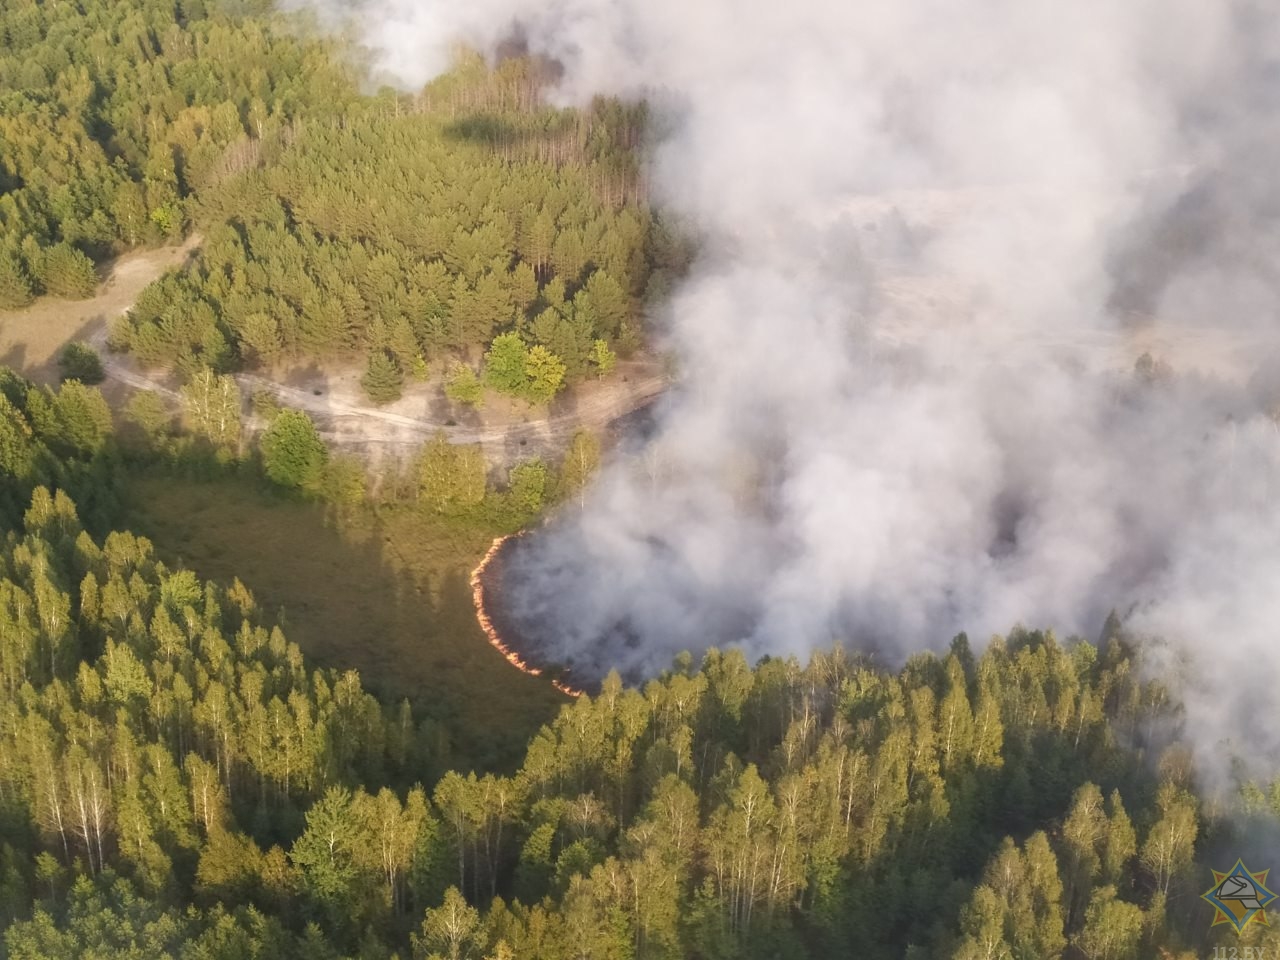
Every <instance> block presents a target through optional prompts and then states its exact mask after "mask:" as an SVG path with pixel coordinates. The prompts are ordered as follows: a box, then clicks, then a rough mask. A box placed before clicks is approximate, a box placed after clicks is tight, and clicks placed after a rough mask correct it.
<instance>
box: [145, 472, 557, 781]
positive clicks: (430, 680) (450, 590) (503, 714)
mask: <svg viewBox="0 0 1280 960" xmlns="http://www.w3.org/2000/svg"><path fill="white" fill-rule="evenodd" d="M130 490H131V495H130V503H129V506H128V513H129V515H128V518H127V523H126V524H125V526H127V527H128V528H129V529H132V530H135V531H136V532H137V533H139V534H141V535H144V536H147V537H149V538H150V539H151V540H152V541H153V542H154V543H155V545H156V549H157V552H158V553H159V555H160V556H161V558H162V559H164V560H165V561H166V562H167V563H171V564H181V565H183V566H186V567H188V568H190V569H192V570H194V571H196V572H197V573H199V574H200V575H201V576H203V577H209V578H213V579H217V580H220V581H224V582H229V581H230V580H231V578H232V577H237V576H238V577H239V578H240V579H241V581H242V582H244V584H245V585H246V586H247V587H248V588H249V589H250V590H251V591H252V592H253V594H254V596H255V597H256V598H257V600H258V604H259V606H260V607H261V608H262V609H263V610H264V611H265V612H267V613H268V614H270V615H275V614H276V613H277V612H278V611H282V615H281V617H280V621H281V623H282V625H283V629H284V631H285V634H286V636H288V637H289V639H290V640H292V641H294V642H295V643H297V644H298V645H299V647H301V648H302V651H303V653H304V654H305V655H306V656H307V658H308V661H309V662H311V663H313V664H315V665H317V666H328V667H335V668H338V669H346V668H354V669H356V670H359V671H360V676H361V679H362V681H363V682H364V684H365V686H366V687H368V688H369V689H370V690H371V691H373V692H374V693H376V694H378V695H379V696H381V697H382V698H383V699H384V700H386V701H395V700H399V699H400V698H402V697H408V698H409V699H410V700H411V701H414V703H415V707H416V708H417V709H416V712H417V713H418V714H419V715H427V716H431V717H432V718H434V719H435V720H437V721H438V722H439V723H440V724H441V726H442V728H443V729H444V730H445V731H446V733H447V735H448V738H449V741H450V743H451V746H452V750H451V756H444V757H441V758H440V761H441V763H442V764H449V763H450V762H451V763H453V764H457V765H460V766H464V767H465V766H466V765H470V764H476V765H480V764H482V763H483V764H484V765H485V766H492V765H494V764H496V765H497V766H500V767H503V768H507V767H514V766H515V765H517V764H518V762H519V760H520V759H521V758H522V757H523V750H524V746H525V744H526V742H527V740H528V739H529V737H530V736H531V735H532V733H533V732H535V731H536V730H537V728H538V727H539V726H540V725H541V724H542V723H544V722H545V721H547V720H549V719H550V718H551V717H553V716H554V715H555V712H556V710H557V708H558V706H559V705H560V704H562V703H565V702H567V700H566V698H565V697H564V696H563V695H562V694H559V693H556V692H555V691H554V690H553V689H552V688H551V685H550V683H549V681H547V680H546V679H545V678H534V677H529V676H526V675H525V674H523V673H520V672H519V671H518V670H514V669H512V668H511V666H510V665H509V664H508V663H507V662H506V661H505V660H504V659H503V658H502V655H501V654H499V653H498V652H497V651H496V650H494V649H493V648H492V647H491V646H489V643H488V641H487V639H486V638H485V636H484V633H483V632H482V631H481V629H480V627H479V624H478V623H477V622H476V618H475V610H474V608H473V606H472V601H471V593H470V589H469V587H468V584H467V579H468V576H469V574H470V570H471V568H472V567H474V566H475V564H476V562H477V561H478V560H479V558H480V557H481V556H482V555H483V554H484V552H485V550H486V549H487V548H488V546H489V544H490V542H491V540H492V534H491V533H490V532H488V531H485V530H481V529H478V528H475V527H465V526H461V525H459V524H456V523H451V522H449V521H446V520H441V519H437V518H433V517H426V516H423V515H422V514H419V513H417V512H416V511H413V510H409V509H396V510H394V511H383V512H382V513H381V514H375V513H374V512H373V511H372V510H370V511H367V512H363V513H360V514H358V515H357V516H356V517H355V518H353V519H347V520H342V521H338V520H336V519H335V518H333V517H332V516H327V515H326V512H325V511H324V510H322V509H321V508H319V507H317V506H314V505H311V504H304V503H298V502H294V501H287V500H282V499H280V498H278V497H276V496H274V495H272V494H271V493H269V492H267V491H265V490H262V489H260V488H258V487H257V486H255V485H253V484H252V483H249V482H246V481H241V480H231V479H226V480H216V481H209V482H200V481H191V480H186V479H180V478H176V477H167V476H138V477H135V478H133V480H132V483H131V484H130Z"/></svg>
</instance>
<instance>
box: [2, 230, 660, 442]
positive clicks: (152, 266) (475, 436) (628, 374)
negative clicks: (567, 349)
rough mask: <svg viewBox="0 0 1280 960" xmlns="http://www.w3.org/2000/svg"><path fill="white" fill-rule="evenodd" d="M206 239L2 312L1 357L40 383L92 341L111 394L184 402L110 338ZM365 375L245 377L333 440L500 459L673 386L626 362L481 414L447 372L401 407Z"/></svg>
mask: <svg viewBox="0 0 1280 960" xmlns="http://www.w3.org/2000/svg"><path fill="white" fill-rule="evenodd" d="M200 241H201V237H200V236H199V234H194V235H192V236H191V237H190V238H188V239H187V241H186V242H185V243H183V244H182V246H180V247H163V248H160V249H157V250H143V251H137V252H135V253H130V254H127V255H125V256H123V257H120V258H119V259H117V260H116V261H115V262H114V263H113V264H111V266H110V267H109V268H108V269H107V270H106V276H105V279H104V281H103V282H102V283H101V284H100V285H99V287H98V291H97V293H96V294H95V295H94V296H93V297H92V298H91V299H89V300H79V301H67V300H59V299H56V298H52V297H46V298H44V299H41V300H39V301H37V302H36V303H34V304H32V305H31V306H30V307H28V308H26V309H24V310H20V311H13V312H0V363H3V364H5V365H7V366H11V367H13V368H15V369H17V370H20V371H21V372H22V373H23V375H24V376H27V377H29V378H30V379H32V380H35V381H37V382H40V383H56V382H57V379H58V369H57V353H58V350H59V349H60V348H61V347H62V345H63V344H65V343H67V342H69V341H72V340H84V341H86V342H89V343H91V344H93V345H94V346H95V347H97V348H98V350H99V352H100V353H101V354H102V360H103V367H104V368H105V370H106V373H107V377H108V383H107V384H105V385H104V386H106V388H107V393H108V395H109V396H112V394H113V393H115V394H118V393H119V392H120V391H113V390H111V386H112V384H113V383H114V384H116V385H119V386H121V387H125V388H132V389H134V390H152V391H155V392H157V393H159V394H160V395H162V396H164V397H166V398H167V399H169V400H170V401H171V402H172V403H174V404H176V403H177V402H178V392H177V386H178V383H177V380H176V378H175V377H174V376H173V375H172V374H170V373H168V372H166V371H159V370H146V369H143V368H141V367H140V366H139V365H138V364H137V363H136V361H135V360H134V359H133V358H132V357H129V356H126V355H122V354H113V353H111V352H110V351H108V350H107V349H106V343H107V335H108V330H109V326H110V323H111V321H112V320H114V319H115V318H116V317H118V316H120V315H121V314H123V313H125V312H126V311H127V310H128V309H129V308H130V307H131V306H133V304H134V302H135V301H136V300H137V298H138V295H139V294H141V293H142V290H143V289H144V288H145V287H146V286H147V285H148V284H149V283H151V282H152V281H153V280H155V279H157V278H159V277H160V276H161V275H162V274H163V273H164V272H165V271H166V270H168V269H170V268H172V267H177V266H181V265H183V264H185V263H189V262H190V259H191V257H193V256H194V254H195V251H196V249H197V248H198V247H199V244H200ZM360 372H361V371H359V370H357V369H342V368H338V369H326V370H321V369H319V368H317V367H314V366H312V367H309V368H305V369H299V370H295V371H289V370H282V371H278V373H279V379H276V378H274V377H266V376H261V375H258V374H248V373H245V374H239V375H237V377H236V379H237V381H238V382H239V384H240V388H241V390H242V392H243V393H244V396H245V398H246V405H247V402H248V398H250V397H251V396H252V395H253V394H254V393H257V392H259V391H264V390H265V391H268V392H270V393H273V394H275V395H276V396H277V397H278V398H279V399H280V402H281V403H283V404H285V405H286V406H290V407H294V408H297V409H300V410H305V411H307V412H308V413H310V414H311V415H312V416H313V417H314V418H315V419H316V421H317V424H318V426H319V427H320V431H321V433H322V435H324V436H325V437H326V439H328V440H329V441H330V442H332V443H336V444H339V445H341V446H343V447H346V448H349V449H353V450H356V451H358V452H363V453H365V454H367V455H369V456H371V457H374V458H377V457H380V456H382V455H385V453H386V452H387V451H388V450H389V449H390V450H394V449H395V448H396V447H403V446H416V445H418V444H421V443H422V442H423V440H425V439H427V438H428V437H430V436H432V435H433V434H435V432H436V431H438V430H443V431H444V432H445V434H446V435H447V436H448V437H449V439H450V440H451V441H453V442H454V443H478V444H481V445H482V446H483V447H484V448H485V451H486V454H488V455H489V456H490V459H493V460H511V459H514V458H518V457H520V456H528V455H532V454H533V453H535V452H542V451H543V450H546V449H555V448H556V447H558V446H560V445H562V444H563V443H564V442H566V441H567V440H568V438H569V437H571V436H572V434H573V433H574V432H575V431H576V430H578V429H580V428H583V427H586V428H591V429H599V428H602V427H604V426H606V425H607V424H608V423H610V422H611V421H613V420H615V419H617V418H618V417H621V416H624V415H625V414H627V413H630V412H631V411H633V410H636V409H637V408H639V407H641V406H643V405H645V404H646V403H648V402H650V401H651V400H652V399H653V398H655V397H656V396H657V395H658V394H660V393H661V392H662V391H663V389H665V387H666V384H667V379H666V377H665V376H664V375H663V373H662V368H661V366H660V365H659V364H656V363H653V362H633V363H621V364H619V365H618V369H617V371H616V372H615V374H614V375H613V376H611V377H609V378H608V379H607V380H604V381H595V382H590V383H586V384H583V385H581V386H579V387H578V388H576V389H575V390H573V391H571V392H570V394H569V395H567V396H564V397H560V398H557V400H556V401H555V402H554V403H553V404H552V406H551V408H550V409H547V408H529V407H526V406H525V405H523V404H519V403H513V402H510V401H506V400H504V399H501V398H491V399H490V402H489V404H488V405H487V406H486V407H485V408H483V409H481V410H479V411H473V410H470V409H469V408H460V407H458V406H457V405H455V404H453V403H451V402H450V401H449V400H448V399H447V398H446V397H445V396H444V391H443V387H442V384H441V383H440V382H439V378H436V379H434V380H432V381H428V382H426V383H419V384H411V385H410V386H408V388H407V389H406V391H405V396H404V397H403V398H401V399H400V400H398V401H397V402H396V403H394V404H390V405H388V406H386V407H376V406H373V405H372V404H370V403H369V402H368V401H367V400H366V399H365V398H364V395H363V391H362V390H361V388H360V384H359V378H360ZM112 399H113V400H115V399H118V397H117V396H112ZM251 426H252V424H251Z"/></svg>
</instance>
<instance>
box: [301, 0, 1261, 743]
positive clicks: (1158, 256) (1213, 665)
mask: <svg viewBox="0 0 1280 960" xmlns="http://www.w3.org/2000/svg"><path fill="white" fill-rule="evenodd" d="M324 13H325V15H326V16H332V17H335V18H351V19H350V20H349V21H348V22H351V23H355V24H356V25H357V28H358V29H359V31H360V35H361V36H362V39H363V42H364V44H365V45H366V46H367V47H368V49H369V50H370V52H371V54H372V56H373V58H374V63H375V64H376V66H377V68H378V69H379V70H380V71H381V72H383V73H384V74H386V75H389V76H393V77H395V78H397V79H398V80H399V81H400V82H401V83H403V84H404V85H406V86H409V87H416V86H417V85H419V84H421V83H423V82H424V81H426V80H428V79H429V78H430V77H432V76H433V75H434V74H436V73H437V72H439V71H441V70H443V69H444V68H446V66H447V64H448V60H449V52H450V50H451V49H452V48H453V46H454V45H455V44H457V43H459V42H461V43H466V44H470V45H474V46H475V47H477V48H479V49H481V50H493V49H494V48H495V47H496V46H497V44H498V43H500V42H501V41H502V40H503V39H504V38H508V37H510V36H511V35H512V34H513V32H519V33H520V34H521V35H522V36H523V37H524V38H525V39H526V40H527V42H528V45H529V48H530V49H531V50H532V51H534V52H537V53H542V54H545V55H547V56H550V57H553V58H555V59H556V60H557V61H559V62H560V63H561V64H562V65H563V66H564V68H565V72H564V74H563V77H562V80H561V85H560V86H559V88H558V89H556V90H554V91H550V92H549V96H551V97H553V98H554V99H558V100H561V101H563V102H582V101H584V100H585V99H586V98H588V97H590V96H591V95H593V94H596V93H610V94H622V95H652V96H655V97H656V98H657V102H659V103H663V104H672V105H677V106H676V107H673V109H672V115H673V117H674V118H675V119H674V120H673V123H672V124H671V130H670V133H669V135H668V136H667V137H666V138H665V139H664V140H663V141H662V142H660V143H656V144H654V145H653V156H652V172H653V180H654V184H655V190H656V193H657V196H658V202H659V203H661V204H662V205H663V206H665V207H666V208H668V209H672V210H675V211H678V212H679V213H680V214H682V215H684V216H686V217H687V218H689V220H690V221H691V222H693V223H696V224H697V226H698V228H699V230H700V232H701V233H702V234H703V235H704V236H705V238H706V242H705V245H704V251H703V254H702V257H701V259H700V262H699V264H698V265H697V267H696V268H695V271H694V273H693V275H692V276H691V278H690V279H689V280H688V281H687V282H686V283H684V284H683V285H682V286H681V287H680V288H679V289H678V291H677V292H676V294H675V295H674V297H673V298H672V299H671V301H670V302H669V303H668V304H666V305H664V306H663V308H662V317H661V318H660V323H661V325H662V328H663V330H664V331H665V336H666V338H667V341H668V344H669V346H670V347H671V348H672V349H673V350H674V351H675V353H676V355H677V357H678V358H679V363H680V371H681V386H680V387H679V388H678V390H677V391H675V392H674V393H673V395H671V396H670V397H668V399H667V401H666V402H665V403H664V406H663V409H662V410H661V413H660V422H659V426H658V429H657V431H656V435H655V436H654V437H653V438H652V439H651V441H650V442H649V444H648V446H647V448H646V449H645V450H644V451H643V452H641V453H639V454H637V456H635V457H633V458H619V460H618V462H617V463H615V464H614V465H613V466H612V467H611V468H610V469H608V470H606V472H605V474H604V475H603V476H602V477H601V478H600V480H599V481H598V482H597V484H596V486H595V487H594V489H593V491H592V493H591V495H590V497H589V499H588V502H587V505H586V508H585V510H584V511H583V512H582V514H581V516H576V515H575V516H571V517H570V516H566V517H564V518H562V520H561V521H560V522H559V524H558V526H557V529H556V532H555V533H554V535H552V536H547V537H542V538H540V542H539V544H538V545H537V547H536V549H531V550H529V551H528V552H527V553H526V554H525V555H524V557H523V559H521V561H520V565H521V566H522V568H523V570H524V573H525V575H523V576H520V577H514V578H512V579H511V583H512V584H513V586H512V589H513V590H515V591H517V592H516V593H515V595H514V596H513V597H512V603H513V604H514V605H515V606H516V607H517V608H518V609H520V610H522V611H528V612H529V613H530V614H531V615H534V616H537V615H539V614H541V613H547V614H549V615H552V616H553V617H554V622H555V623H556V624H557V631H558V632H557V634H556V647H555V649H552V650H550V651H548V652H549V654H550V656H551V657H553V658H555V657H557V656H558V657H569V658H572V659H573V660H574V661H575V663H577V664H578V668H579V670H580V671H581V672H583V673H586V674H588V675H589V674H591V673H592V672H593V671H595V670H597V669H606V668H608V667H609V666H618V667H619V668H621V669H623V670H624V671H626V670H628V669H631V670H633V671H638V670H652V669H657V668H659V667H662V666H665V665H666V664H668V663H669V662H670V658H671V656H672V655H673V654H674V653H676V652H677V651H679V650H681V649H686V648H688V649H692V650H695V651H697V650H700V649H702V648H704V647H706V646H708V645H710V644H713V643H719V644H724V643H730V642H740V643H741V644H742V645H743V646H744V647H745V648H746V650H747V652H748V654H749V655H752V656H754V655H759V654H763V653H773V654H787V653H797V654H803V653H804V652H805V651H807V650H809V649H811V648H813V647H815V646H820V645H828V644H830V643H831V642H833V641H834V640H843V641H847V642H849V643H850V644H852V645H854V646H862V647H874V648H875V649H878V650H880V651H883V652H884V654H885V655H886V657H887V658H889V659H891V660H892V659H898V658H900V657H901V656H902V655H904V654H906V653H908V652H910V651H913V650H917V649H921V648H926V647H931V648H940V647H944V646H945V644H946V643H947V642H948V641H949V640H950V638H951V637H952V636H953V635H954V634H956V633H957V632H959V631H962V630H963V631H967V632H968V633H969V635H970V637H971V638H974V639H975V640H976V641H978V640H981V639H982V638H984V637H985V636H987V635H989V634H991V633H996V632H998V633H1004V632H1006V631H1007V630H1008V629H1009V628H1010V627H1011V626H1013V625H1014V624H1016V623H1024V624H1027V625H1029V626H1035V627H1041V626H1044V627H1053V628H1054V629H1055V630H1057V631H1058V632H1059V634H1060V635H1066V634H1070V633H1077V632H1078V633H1080V634H1083V635H1085V636H1088V637H1091V638H1096V637H1097V636H1098V634H1099V631H1100V629H1101V628H1102V625H1103V622H1104V619H1105V617H1106V615H1107V613H1108V612H1109V611H1110V610H1112V609H1115V610H1117V611H1118V612H1119V613H1121V615H1123V616H1125V617H1126V618H1127V623H1128V625H1129V626H1130V627H1131V628H1132V629H1134V630H1135V631H1138V632H1140V633H1143V634H1148V633H1149V634H1153V635H1158V636H1160V637H1162V638H1163V639H1164V641H1165V642H1166V645H1167V649H1168V650H1169V652H1170V654H1171V656H1170V657H1169V660H1168V663H1167V664H1165V666H1169V665H1172V664H1177V663H1181V664H1184V665H1185V666H1186V675H1187V676H1188V677H1190V678H1192V679H1191V680H1190V681H1189V687H1188V690H1187V691H1186V692H1185V695H1186V696H1187V703H1188V721H1189V724H1188V728H1189V730H1192V731H1195V733H1194V735H1195V736H1196V737H1197V739H1198V740H1199V741H1200V742H1201V743H1203V744H1210V745H1211V744H1213V743H1215V742H1217V740H1219V739H1220V738H1230V739H1232V740H1234V741H1235V743H1236V745H1237V746H1241V745H1247V746H1248V748H1249V749H1250V750H1251V751H1254V752H1255V755H1254V759H1259V760H1266V761H1272V760H1274V759H1276V754H1277V752H1278V751H1280V731H1277V732H1276V733H1271V732H1269V731H1268V729H1267V728H1266V725H1265V722H1260V721H1264V719H1269V718H1270V716H1272V715H1273V711H1271V710H1265V709H1264V710H1263V711H1262V712H1261V714H1259V712H1258V708H1259V707H1260V706H1266V705H1268V704H1272V703H1273V702H1274V691H1275V690H1277V689H1280V643H1278V642H1277V639H1278V638H1277V628H1278V626H1280V590H1277V585H1280V433H1278V432H1277V428H1276V426H1275V424H1274V423H1273V421H1272V420H1271V419H1270V418H1269V417H1268V411H1269V410H1270V409H1271V406H1272V404H1273V403H1274V401H1275V400H1276V399H1277V394H1276V393H1275V392H1274V390H1273V387H1274V383H1272V382H1271V380H1270V379H1269V377H1268V374H1267V370H1266V369H1265V368H1266V367H1267V366H1268V356H1269V353H1270V348H1271V347H1272V346H1273V345H1275V342H1276V340H1277V339H1280V338H1277V337H1276V330H1277V325H1276V311H1277V306H1278V303H1280V289H1278V286H1277V282H1278V279H1280V278H1278V277H1277V273H1276V265H1277V263H1280V258H1278V256H1277V255H1278V254H1280V230H1278V229H1277V228H1278V224H1280V221H1278V220H1277V212H1278V211H1277V205H1278V204H1280V199H1278V198H1280V194H1278V193H1277V187H1278V186H1280V184H1277V183H1276V170H1277V169H1278V167H1277V164H1276V156H1277V155H1276V150H1275V147H1276V145H1277V138H1276V136H1275V134H1276V130H1275V128H1274V124H1275V120H1274V111H1272V110H1269V109H1268V108H1267V107H1265V106H1264V104H1266V103H1268V102H1270V103H1274V102H1275V100H1274V97H1275V94H1276V93H1277V92H1278V91H1280V60H1278V59H1277V56H1278V55H1280V32H1278V31H1280V26H1278V25H1277V21H1276V19H1275V18H1274V16H1270V15H1266V13H1265V11H1264V9H1263V8H1262V6H1261V5H1256V6H1255V5H1250V4H1245V3H1231V2H1221V3H1206V2H1204V0H1131V2H1127V3H1120V4H1117V3H1115V2H1114V0H1083V2H1080V3H1075V4H1069V5H1063V4H1061V3H1057V2H1050V0H1017V2H1013V0H975V2H971V3H968V4H962V5H959V6H957V5H954V4H944V3H938V2H935V0H905V2H904V0H863V2H859V3H839V2H834V0H797V2H795V3H790V4H774V3H759V2H746V3H744V2H742V0H698V2H695V3H688V2H679V3H677V2H673V0H615V2H603V0H551V2H547V0H540V2H537V3H532V2H523V0H465V2H464V0H434V2H419V0H372V2H367V3H364V4H363V5H360V6H357V7H354V8H352V7H344V8H342V9H337V8H329V9H327V10H325V11H324ZM1135 314H1141V316H1140V317H1135ZM1135 324H1138V325H1139V327H1141V329H1140V330H1139V334H1140V336H1143V337H1147V338H1148V339H1149V340H1150V341H1151V342H1154V343H1156V344H1157V353H1160V352H1161V350H1160V349H1159V347H1160V345H1163V347H1164V353H1165V356H1166V359H1167V360H1168V361H1169V362H1170V364H1171V365H1172V366H1173V368H1174V371H1175V376H1173V377H1172V378H1169V377H1155V378H1149V379H1146V380H1144V379H1143V378H1141V377H1137V376H1135V375H1134V373H1133V370H1132V364H1133V358H1134V356H1136V353H1137V352H1139V351H1130V352H1126V349H1125V348H1126V347H1127V346H1128V345H1130V344H1131V343H1132V342H1134V341H1132V340H1131V339H1130V333H1131V331H1133V330H1134V328H1135ZM1197 369H1199V370H1200V371H1201V372H1197ZM1257 371H1260V372H1257ZM1255 372H1257V373H1256V375H1255ZM602 638H611V639H608V640H604V641H602Z"/></svg>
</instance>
